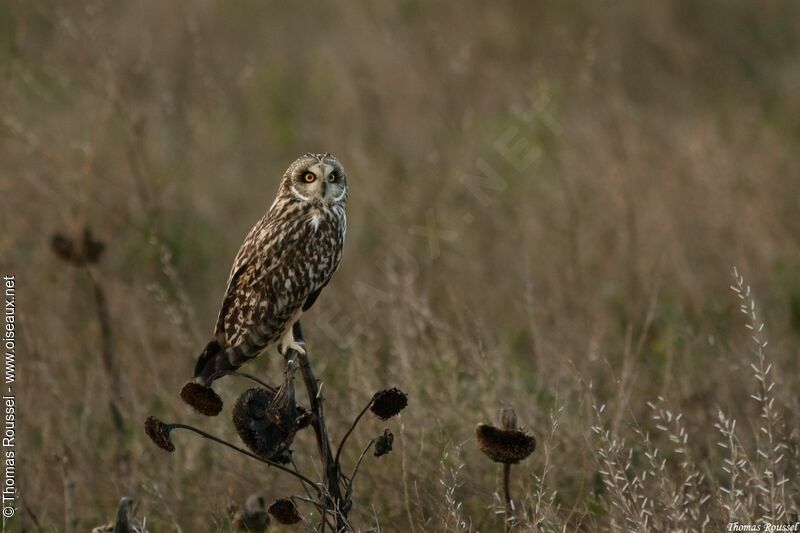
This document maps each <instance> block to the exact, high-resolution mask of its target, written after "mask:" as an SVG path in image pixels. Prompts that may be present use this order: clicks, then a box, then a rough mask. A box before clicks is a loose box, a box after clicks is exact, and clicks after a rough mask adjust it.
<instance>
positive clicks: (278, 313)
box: [194, 153, 347, 387]
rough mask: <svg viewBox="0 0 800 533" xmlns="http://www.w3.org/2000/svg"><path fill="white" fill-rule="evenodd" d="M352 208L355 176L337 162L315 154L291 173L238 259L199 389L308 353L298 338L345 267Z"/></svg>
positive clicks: (202, 362) (197, 374)
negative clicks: (254, 365) (267, 359)
mask: <svg viewBox="0 0 800 533" xmlns="http://www.w3.org/2000/svg"><path fill="white" fill-rule="evenodd" d="M346 204H347V175H346V174H345V171H344V168H342V165H341V164H340V163H339V161H338V160H337V159H336V158H335V157H334V156H332V155H331V154H328V153H325V154H311V153H308V154H305V155H303V156H301V157H299V158H298V159H297V160H295V162H294V163H292V164H291V165H290V166H289V168H288V169H287V170H286V172H285V173H284V175H283V178H282V180H281V183H280V186H279V188H278V194H277V197H276V198H275V201H274V202H273V203H272V206H271V207H270V208H269V210H268V211H267V213H266V215H264V216H263V217H262V218H261V220H259V221H258V223H256V225H255V226H253V229H251V230H250V233H248V234H247V237H246V238H245V240H244V243H242V246H241V248H239V252H238V253H237V254H236V258H235V259H234V261H233V267H232V268H231V272H230V276H229V278H228V287H227V289H226V290H225V296H224V297H223V298H222V306H221V308H220V310H219V316H218V318H217V323H216V326H215V327H214V339H213V340H212V341H211V342H209V343H208V345H207V346H206V348H205V350H203V353H201V354H200V357H199V358H198V360H197V364H196V365H195V369H194V382H195V383H197V384H199V385H203V386H206V387H207V386H210V385H211V383H212V382H213V381H214V380H215V379H217V378H219V377H221V376H224V375H225V374H227V373H230V372H232V371H234V370H236V369H237V368H239V367H240V366H242V365H243V364H244V363H246V362H247V361H249V360H251V359H253V358H255V357H257V356H258V355H259V354H261V353H262V352H264V351H266V350H268V349H270V348H272V347H274V346H276V347H277V348H278V351H279V352H280V353H282V354H285V353H286V351H287V350H289V349H294V350H296V351H298V352H301V353H305V350H304V347H303V343H302V341H301V339H299V338H295V333H294V331H295V329H298V330H299V323H298V320H299V319H300V317H301V316H302V315H303V313H304V312H305V311H308V309H309V308H310V307H311V306H312V305H313V304H314V302H315V301H316V299H317V297H318V296H319V294H320V292H321V291H322V289H323V288H324V287H325V285H327V284H328V282H329V281H330V279H331V276H333V273H334V272H336V269H337V268H338V267H339V262H340V261H341V259H342V248H343V246H344V239H345V233H346V231H347V218H346V215H345V207H346ZM295 324H298V327H297V328H295Z"/></svg>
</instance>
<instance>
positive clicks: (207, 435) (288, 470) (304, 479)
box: [165, 423, 320, 494]
mask: <svg viewBox="0 0 800 533" xmlns="http://www.w3.org/2000/svg"><path fill="white" fill-rule="evenodd" d="M165 425H166V426H167V427H168V428H170V429H185V430H187V431H191V432H193V433H197V434H198V435H200V436H201V437H203V438H206V439H209V440H213V441H214V442H216V443H219V444H222V445H223V446H227V447H228V448H230V449H232V450H236V451H237V452H239V453H242V454H244V455H246V456H248V457H252V458H253V459H255V460H257V461H261V462H262V463H266V464H268V465H269V466H274V467H275V468H277V469H278V470H283V471H284V472H286V473H288V474H291V475H293V476H294V477H296V478H297V479H299V480H300V481H302V482H303V483H306V484H308V485H310V486H312V487H314V490H316V491H317V493H318V494H319V492H320V490H319V487H317V484H316V483H314V482H313V481H311V480H310V479H308V478H307V477H306V476H304V475H303V474H301V473H300V472H295V471H294V470H292V469H291V468H286V467H285V466H283V465H282V464H280V463H276V462H275V461H270V460H269V459H264V458H263V457H260V456H258V455H256V454H254V453H251V452H249V451H247V450H245V449H244V448H240V447H238V446H236V445H235V444H231V443H230V442H228V441H225V440H222V439H221V438H219V437H215V436H214V435H212V434H211V433H206V432H205V431H203V430H202V429H197V428H196V427H194V426H187V425H186V424H179V423H175V424H165Z"/></svg>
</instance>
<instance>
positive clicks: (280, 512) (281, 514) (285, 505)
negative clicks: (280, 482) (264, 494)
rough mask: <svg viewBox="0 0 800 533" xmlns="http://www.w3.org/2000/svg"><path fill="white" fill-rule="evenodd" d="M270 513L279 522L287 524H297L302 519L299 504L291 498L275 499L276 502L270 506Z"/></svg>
mask: <svg viewBox="0 0 800 533" xmlns="http://www.w3.org/2000/svg"><path fill="white" fill-rule="evenodd" d="M269 514H271V515H272V516H273V517H274V518H275V520H277V521H278V522H279V523H281V524H286V525H290V524H296V523H298V522H299V521H300V520H302V518H301V517H300V512H299V511H298V510H297V506H296V505H295V504H294V502H293V501H292V500H290V499H289V498H281V499H279V500H275V502H274V503H273V504H272V505H270V506H269Z"/></svg>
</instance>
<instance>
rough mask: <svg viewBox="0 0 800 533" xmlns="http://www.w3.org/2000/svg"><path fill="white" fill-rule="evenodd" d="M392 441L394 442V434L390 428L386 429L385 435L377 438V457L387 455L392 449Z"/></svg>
mask: <svg viewBox="0 0 800 533" xmlns="http://www.w3.org/2000/svg"><path fill="white" fill-rule="evenodd" d="M392 442H394V435H392V432H391V431H389V430H388V429H384V430H383V435H381V436H380V437H378V438H377V439H375V457H380V456H382V455H386V454H387V453H389V452H390V451H392Z"/></svg>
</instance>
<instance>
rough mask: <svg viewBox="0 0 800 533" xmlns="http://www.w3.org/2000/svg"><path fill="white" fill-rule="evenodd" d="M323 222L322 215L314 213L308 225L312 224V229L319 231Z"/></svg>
mask: <svg viewBox="0 0 800 533" xmlns="http://www.w3.org/2000/svg"><path fill="white" fill-rule="evenodd" d="M321 220H322V215H321V214H320V213H314V214H313V215H311V218H310V219H309V220H308V223H309V224H311V227H312V228H314V231H317V230H318V229H319V223H320V221H321Z"/></svg>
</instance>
